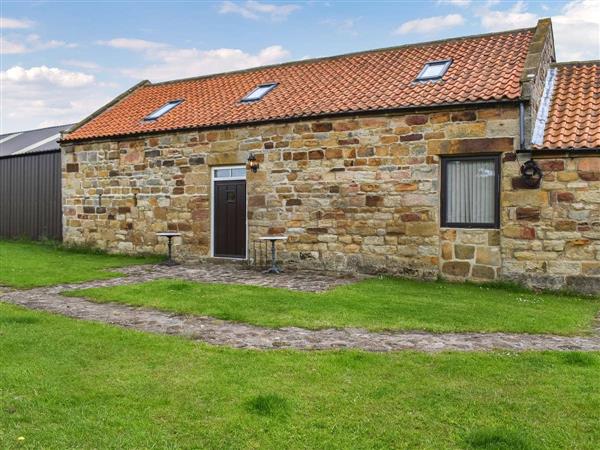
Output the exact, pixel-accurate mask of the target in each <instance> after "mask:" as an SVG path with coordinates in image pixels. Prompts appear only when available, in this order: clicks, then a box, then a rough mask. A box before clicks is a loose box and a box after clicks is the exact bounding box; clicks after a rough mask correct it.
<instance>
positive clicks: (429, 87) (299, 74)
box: [64, 29, 534, 141]
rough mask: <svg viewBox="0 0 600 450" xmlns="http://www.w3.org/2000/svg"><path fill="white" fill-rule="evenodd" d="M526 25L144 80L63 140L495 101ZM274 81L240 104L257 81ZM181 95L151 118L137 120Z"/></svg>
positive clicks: (520, 53)
mask: <svg viewBox="0 0 600 450" xmlns="http://www.w3.org/2000/svg"><path fill="white" fill-rule="evenodd" d="M533 33H534V29H528V30H517V31H513V32H504V33H497V34H492V35H484V36H474V37H466V38H461V39H452V40H447V41H440V42H434V43H428V44H418V45H408V46H402V47H396V48H390V49H382V50H374V51H370V52H364V53H357V54H349V55H342V56H338V57H332V58H323V59H316V60H308V61H300V62H297V63H290V64H281V65H276V66H267V67H262V68H256V69H250V70H246V71H240V72H231V73H225V74H219V75H214V76H207V77H199V78H195V79H185V80H178V81H171V82H165V83H156V84H151V83H147V84H145V85H142V86H140V87H138V88H137V89H135V90H133V92H131V93H129V94H128V95H126V96H125V97H124V98H123V99H121V100H120V101H118V102H117V103H116V104H115V105H113V106H111V107H109V108H108V109H106V110H105V111H103V112H101V113H100V114H99V115H97V116H96V117H94V118H92V119H91V120H90V121H88V122H87V123H84V124H83V125H82V126H81V127H79V128H77V129H76V130H75V131H74V132H72V133H70V134H69V135H68V136H66V137H65V138H64V140H65V141H69V140H80V139H90V138H99V137H108V136H117V135H127V134H138V133H144V132H156V131H166V130H174V129H182V128H203V127H215V126H223V125H233V124H241V123H251V122H263V121H270V120H281V119H289V118H303V117H311V116H320V115H327V114H337V113H345V112H358V111H369V110H385V109H394V108H409V107H419V106H433V105H439V104H445V103H465V102H480V101H493V100H514V99H518V98H519V95H520V81H519V79H520V76H521V74H522V72H523V66H524V62H525V58H526V56H527V52H528V49H529V44H530V41H531V38H532V36H533ZM448 58H451V59H452V61H453V62H452V65H451V66H450V68H449V69H448V71H447V72H446V74H445V75H444V77H443V81H437V82H424V83H415V82H414V80H415V78H416V77H417V75H418V74H419V72H420V71H421V69H422V68H423V66H424V64H425V63H426V62H428V61H435V60H442V59H448ZM266 82H277V83H279V84H278V86H277V87H276V88H275V89H273V90H272V91H271V92H269V93H268V94H267V95H266V96H265V97H264V98H263V99H262V100H260V101H258V102H255V103H241V102H240V99H242V98H243V97H244V96H245V95H246V94H247V93H249V92H250V91H251V90H252V89H253V88H254V87H256V86H257V85H258V84H261V83H266ZM175 99H183V100H184V101H183V103H181V104H180V105H178V106H177V107H175V108H174V109H173V110H171V111H170V112H169V113H167V114H165V115H164V116H162V117H161V118H159V119H158V120H156V121H154V122H144V121H143V120H142V119H143V118H144V117H145V116H147V115H148V114H150V113H151V112H152V111H154V110H156V109H157V108H159V107H161V106H162V105H164V104H165V103H167V102H168V101H170V100H175Z"/></svg>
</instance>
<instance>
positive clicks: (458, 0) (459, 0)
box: [438, 0, 471, 8]
mask: <svg viewBox="0 0 600 450" xmlns="http://www.w3.org/2000/svg"><path fill="white" fill-rule="evenodd" d="M438 4H439V5H443V4H447V5H452V6H458V7H460V8H465V7H467V6H469V5H470V4H471V0H438Z"/></svg>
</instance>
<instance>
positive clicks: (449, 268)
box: [442, 261, 471, 277]
mask: <svg viewBox="0 0 600 450" xmlns="http://www.w3.org/2000/svg"><path fill="white" fill-rule="evenodd" d="M470 270H471V264H469V263H468V262H466V261H449V262H445V263H443V264H442V273H444V274H446V275H450V276H453V277H467V276H468V275H469V272H470Z"/></svg>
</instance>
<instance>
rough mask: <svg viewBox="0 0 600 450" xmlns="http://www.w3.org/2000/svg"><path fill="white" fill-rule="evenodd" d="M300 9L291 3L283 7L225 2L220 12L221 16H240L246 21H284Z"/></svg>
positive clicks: (258, 3) (256, 2)
mask: <svg viewBox="0 0 600 450" xmlns="http://www.w3.org/2000/svg"><path fill="white" fill-rule="evenodd" d="M298 9H300V6H298V5H294V4H291V3H290V4H285V5H283V4H273V3H262V2H258V1H255V0H248V1H246V2H244V3H235V2H232V1H225V2H223V3H221V7H220V8H219V12H220V13H221V14H239V15H240V16H242V17H245V18H246V19H253V20H256V19H260V18H261V17H269V18H270V19H271V20H283V19H286V18H287V16H289V15H290V14H291V13H293V12H294V11H296V10H298Z"/></svg>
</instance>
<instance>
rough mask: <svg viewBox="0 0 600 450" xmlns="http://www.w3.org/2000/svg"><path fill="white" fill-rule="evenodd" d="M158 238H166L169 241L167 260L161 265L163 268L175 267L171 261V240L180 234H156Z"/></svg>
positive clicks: (175, 263) (174, 263)
mask: <svg viewBox="0 0 600 450" xmlns="http://www.w3.org/2000/svg"><path fill="white" fill-rule="evenodd" d="M156 235H157V236H159V237H166V238H167V239H169V244H168V245H169V258H168V259H167V260H166V261H163V262H162V263H161V264H162V265H164V266H176V265H177V262H175V261H173V258H172V253H171V252H172V247H173V238H174V237H178V236H181V233H156Z"/></svg>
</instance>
